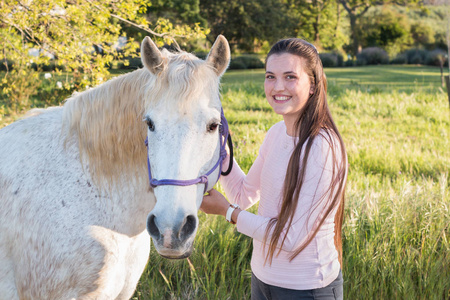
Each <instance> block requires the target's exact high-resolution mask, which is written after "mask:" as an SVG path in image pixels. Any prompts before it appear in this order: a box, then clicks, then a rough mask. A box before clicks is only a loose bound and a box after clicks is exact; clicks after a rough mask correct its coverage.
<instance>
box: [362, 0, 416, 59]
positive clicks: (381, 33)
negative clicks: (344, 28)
mask: <svg viewBox="0 0 450 300" xmlns="http://www.w3.org/2000/svg"><path fill="white" fill-rule="evenodd" d="M410 27H411V25H410V24H409V21H408V19H407V18H406V16H404V15H401V14H399V13H397V12H395V11H393V10H390V9H388V8H385V9H382V10H381V11H378V12H375V13H374V14H370V15H366V16H364V17H362V18H361V20H360V22H359V24H358V27H357V30H358V36H359V37H360V45H361V46H362V47H363V48H367V47H376V46H378V47H381V48H383V49H385V50H386V51H387V52H388V53H389V55H390V56H392V57H393V56H395V55H397V54H398V53H400V52H402V51H405V50H406V49H407V48H409V47H410V46H411V44H412V38H411V34H410Z"/></svg>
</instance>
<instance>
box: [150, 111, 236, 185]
mask: <svg viewBox="0 0 450 300" xmlns="http://www.w3.org/2000/svg"><path fill="white" fill-rule="evenodd" d="M220 123H221V124H220V127H219V133H220V136H221V137H223V139H221V141H220V156H219V160H218V161H217V163H216V164H215V165H214V167H212V169H211V170H210V171H209V172H207V173H206V174H205V175H201V176H200V177H198V178H195V179H190V180H178V179H160V180H158V179H154V178H153V177H152V171H151V168H150V159H149V157H148V152H147V167H148V178H149V181H150V185H151V187H152V188H155V187H157V186H158V185H177V186H189V185H194V184H199V183H204V184H205V192H207V191H206V189H207V188H208V176H209V175H211V174H212V173H213V172H214V171H215V170H216V169H217V167H219V176H217V180H216V183H217V181H219V178H220V175H224V176H227V175H228V174H229V173H230V171H231V167H232V165H233V147H232V142H231V136H230V134H229V130H228V122H227V119H226V118H225V115H224V113H223V109H222V110H221V116H220ZM227 141H228V146H229V147H230V165H229V166H228V170H227V171H226V172H222V161H223V160H224V159H225V157H226V156H227V151H226V149H225V145H226V143H227ZM145 146H147V150H148V137H147V138H146V139H145Z"/></svg>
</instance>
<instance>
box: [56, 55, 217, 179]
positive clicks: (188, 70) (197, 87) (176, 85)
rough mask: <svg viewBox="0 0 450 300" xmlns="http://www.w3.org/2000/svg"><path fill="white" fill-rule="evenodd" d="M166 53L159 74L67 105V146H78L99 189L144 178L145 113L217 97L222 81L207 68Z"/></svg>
mask: <svg viewBox="0 0 450 300" xmlns="http://www.w3.org/2000/svg"><path fill="white" fill-rule="evenodd" d="M162 54H163V59H164V62H165V63H164V68H163V69H162V70H161V71H160V72H159V73H158V74H157V75H153V74H152V73H150V71H148V70H147V69H146V68H145V67H144V69H139V70H136V71H134V72H131V73H128V74H125V75H121V76H118V77H116V78H114V79H111V80H109V81H107V82H105V83H103V84H101V85H99V86H97V87H95V88H92V89H89V90H86V91H84V92H81V93H77V94H74V95H73V96H72V97H71V98H69V99H68V100H67V102H66V103H65V105H64V112H63V129H62V130H63V131H62V133H63V136H64V137H65V146H66V147H67V146H68V144H70V143H75V144H76V145H77V146H78V149H79V152H80V159H81V161H82V163H83V166H84V167H85V168H86V167H87V168H88V169H89V172H90V174H91V176H92V178H93V180H94V181H96V183H97V184H100V185H102V184H105V183H107V184H111V183H113V182H115V181H117V180H123V179H124V178H126V179H127V180H129V181H130V182H136V179H137V180H138V181H137V182H139V181H140V180H142V179H143V178H144V179H146V172H147V170H146V168H147V163H146V159H147V158H146V157H147V154H146V147H145V145H144V140H145V137H146V132H147V128H146V125H145V123H144V122H143V117H144V113H145V111H146V110H148V109H157V108H158V109H161V108H160V105H166V106H167V108H170V110H168V109H164V110H163V111H164V112H168V111H175V112H176V111H179V110H182V111H184V112H189V107H192V106H193V105H192V103H193V101H196V100H197V101H198V100H199V98H200V97H199V96H200V95H201V94H202V93H203V94H206V95H208V97H218V93H219V91H218V86H219V78H218V77H217V75H215V72H214V70H213V68H212V67H211V66H210V65H209V64H207V63H205V61H203V60H200V59H197V58H196V57H195V56H194V55H192V54H188V53H186V52H180V53H170V52H168V51H162ZM180 100H183V101H180Z"/></svg>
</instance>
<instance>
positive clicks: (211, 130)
mask: <svg viewBox="0 0 450 300" xmlns="http://www.w3.org/2000/svg"><path fill="white" fill-rule="evenodd" d="M218 126H219V123H216V122H213V123H211V124H209V125H208V131H209V132H213V131H216V129H217V127H218Z"/></svg>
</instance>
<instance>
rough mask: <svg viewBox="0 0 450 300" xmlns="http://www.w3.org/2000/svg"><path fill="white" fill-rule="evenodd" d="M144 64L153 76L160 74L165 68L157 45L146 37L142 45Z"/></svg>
mask: <svg viewBox="0 0 450 300" xmlns="http://www.w3.org/2000/svg"><path fill="white" fill-rule="evenodd" d="M141 60H142V64H143V65H144V66H145V67H146V68H147V69H148V70H150V72H152V73H153V74H155V75H156V74H158V73H159V72H160V71H161V70H162V69H163V68H164V60H163V58H162V55H161V51H159V49H158V47H156V45H155V43H154V42H153V41H152V40H151V39H150V38H149V37H148V36H146V37H145V38H144V40H143V41H142V44H141Z"/></svg>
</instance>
